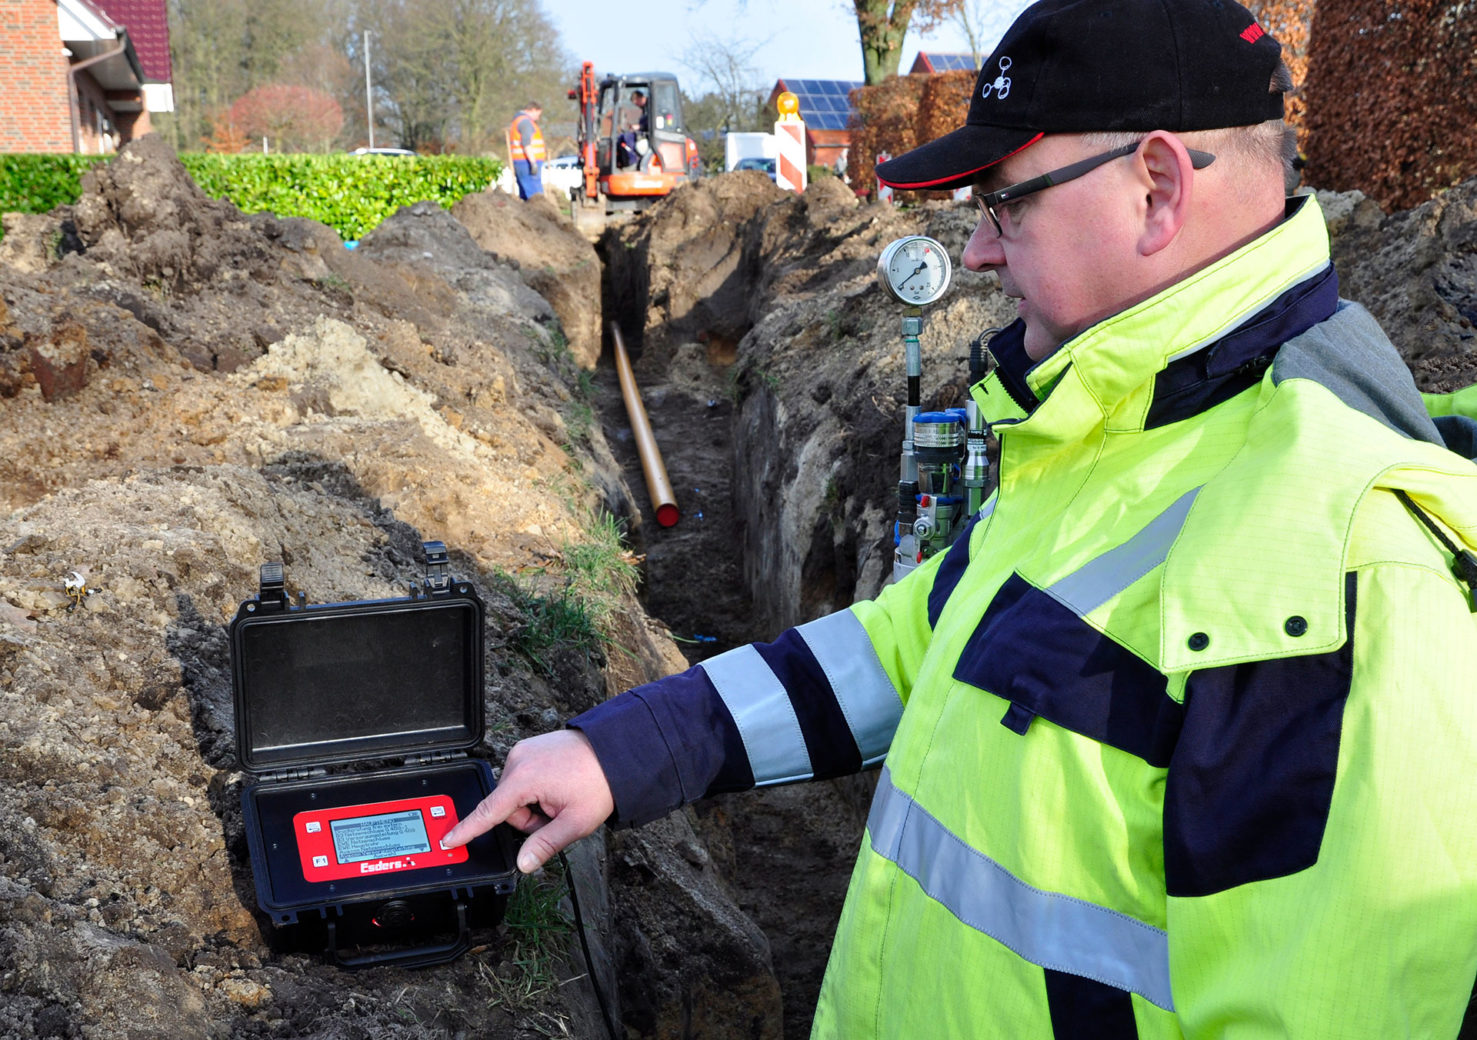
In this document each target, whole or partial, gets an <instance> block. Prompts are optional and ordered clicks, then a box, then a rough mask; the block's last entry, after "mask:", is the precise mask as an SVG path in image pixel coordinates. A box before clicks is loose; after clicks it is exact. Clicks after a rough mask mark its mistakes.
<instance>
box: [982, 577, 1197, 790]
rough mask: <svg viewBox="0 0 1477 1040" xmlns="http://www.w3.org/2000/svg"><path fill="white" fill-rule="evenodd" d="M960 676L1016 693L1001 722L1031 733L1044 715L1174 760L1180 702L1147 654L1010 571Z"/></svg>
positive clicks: (1148, 757)
mask: <svg viewBox="0 0 1477 1040" xmlns="http://www.w3.org/2000/svg"><path fill="white" fill-rule="evenodd" d="M954 678H955V679H958V680H959V681H960V682H964V683H968V684H969V685H971V686H977V687H979V688H980V689H982V690H988V691H989V692H990V693H993V694H995V695H996V696H998V697H1004V698H1006V699H1007V700H1009V701H1010V702H1011V707H1010V710H1009V711H1007V712H1006V715H1005V718H1004V719H1002V720H1001V721H1002V722H1003V723H1004V724H1005V725H1007V726H1009V727H1010V728H1011V729H1014V730H1016V731H1017V732H1020V733H1024V732H1025V731H1026V729H1027V727H1029V726H1030V723H1031V719H1033V718H1036V717H1040V718H1043V719H1046V720H1048V721H1050V722H1053V723H1055V724H1056V725H1058V726H1061V727H1063V728H1065V729H1069V730H1071V731H1073V732H1074V733H1080V734H1082V735H1083V736H1085V737H1091V738H1092V739H1094V740H1097V741H1101V742H1102V743H1104V744H1108V745H1111V746H1112V747H1115V748H1118V749H1119V750H1120V751H1126V752H1128V753H1129V754H1131V755H1137V756H1138V757H1139V758H1142V759H1143V760H1144V761H1146V762H1148V763H1149V764H1150V765H1154V766H1159V767H1164V766H1167V765H1169V759H1170V754H1171V752H1172V751H1173V750H1174V745H1175V740H1176V739H1177V738H1178V736H1179V731H1180V723H1181V717H1182V709H1181V707H1180V705H1178V704H1176V703H1175V702H1174V701H1173V700H1172V699H1171V698H1170V697H1169V694H1168V684H1167V683H1166V681H1165V678H1164V676H1163V675H1162V674H1160V672H1159V671H1158V670H1156V669H1155V668H1154V667H1152V666H1151V665H1150V664H1149V663H1148V662H1147V661H1145V660H1144V659H1143V658H1141V657H1139V656H1138V655H1137V654H1135V653H1133V652H1132V651H1131V650H1129V649H1127V648H1126V647H1124V646H1123V645H1121V644H1120V643H1117V642H1115V641H1113V640H1112V639H1110V638H1108V637H1107V636H1105V635H1103V634H1102V633H1101V632H1099V631H1098V630H1097V629H1095V628H1093V627H1092V626H1091V625H1089V624H1088V623H1087V622H1085V621H1083V620H1082V619H1081V618H1080V617H1078V616H1077V615H1076V614H1075V613H1074V612H1073V611H1072V610H1070V609H1069V608H1067V607H1065V606H1063V605H1062V604H1061V603H1059V602H1057V601H1056V600H1055V599H1053V598H1052V597H1051V596H1049V595H1047V594H1046V593H1045V592H1042V591H1041V590H1040V589H1038V588H1036V587H1035V586H1033V585H1031V584H1030V583H1029V582H1027V581H1026V580H1025V579H1024V578H1022V577H1021V576H1020V575H1018V574H1013V575H1011V577H1010V578H1009V580H1007V581H1006V583H1005V584H1004V585H1003V586H1001V588H1000V591H999V592H998V593H996V595H995V599H994V600H993V601H992V602H991V603H990V606H989V609H987V610H986V611H985V616H984V617H983V618H981V619H980V623H979V625H978V626H976V628H975V630H974V632H973V634H972V635H970V637H969V642H968V643H966V644H965V647H964V652H963V653H962V654H961V655H960V657H959V662H958V664H957V665H955V667H954Z"/></svg>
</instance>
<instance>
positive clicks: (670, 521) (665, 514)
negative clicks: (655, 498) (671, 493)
mask: <svg viewBox="0 0 1477 1040" xmlns="http://www.w3.org/2000/svg"><path fill="white" fill-rule="evenodd" d="M681 516H682V514H681V513H680V512H679V511H678V509H677V507H676V506H674V505H672V504H671V503H670V502H669V503H667V504H666V505H662V506H657V509H656V522H657V523H659V524H661V525H662V526H663V527H671V526H673V525H674V524H676V523H677V520H678V519H679V518H680V517H681Z"/></svg>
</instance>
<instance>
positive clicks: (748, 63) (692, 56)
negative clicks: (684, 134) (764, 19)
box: [680, 33, 769, 131]
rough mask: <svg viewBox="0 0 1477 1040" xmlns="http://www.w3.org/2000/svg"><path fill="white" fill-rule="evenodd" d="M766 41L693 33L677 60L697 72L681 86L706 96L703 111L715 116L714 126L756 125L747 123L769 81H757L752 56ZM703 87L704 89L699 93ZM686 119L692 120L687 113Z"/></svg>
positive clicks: (747, 127) (740, 127)
mask: <svg viewBox="0 0 1477 1040" xmlns="http://www.w3.org/2000/svg"><path fill="white" fill-rule="evenodd" d="M768 42H769V41H768V40H761V41H760V42H758V43H755V42H753V41H751V40H722V39H719V38H718V37H716V36H712V35H708V34H701V35H699V34H696V33H694V34H693V36H692V38H691V40H690V42H689V43H688V47H687V50H685V51H683V52H682V58H681V59H680V60H681V62H682V64H683V65H685V66H687V67H688V68H689V69H691V70H692V71H693V72H694V73H695V74H696V79H695V81H694V83H692V84H684V86H685V87H686V88H687V93H688V96H690V97H698V96H701V97H703V98H704V99H706V101H707V105H706V115H707V118H709V119H712V120H714V126H713V128H714V129H720V130H724V131H727V130H750V129H755V127H752V126H750V125H749V124H750V123H752V122H753V121H754V118H755V112H756V110H757V109H758V108H759V107H760V105H762V104H763V100H764V96H765V94H767V93H768V91H769V85H766V84H764V83H762V82H761V81H760V79H759V70H758V69H757V68H756V67H755V65H754V61H753V59H754V55H755V54H757V53H759V51H760V50H761V49H762V48H763V47H764V46H765V45H766V44H768ZM702 88H706V89H705V90H703V94H702V95H698V93H697V91H698V90H699V89H702ZM688 123H689V124H691V123H692V119H691V118H690V116H689V118H688Z"/></svg>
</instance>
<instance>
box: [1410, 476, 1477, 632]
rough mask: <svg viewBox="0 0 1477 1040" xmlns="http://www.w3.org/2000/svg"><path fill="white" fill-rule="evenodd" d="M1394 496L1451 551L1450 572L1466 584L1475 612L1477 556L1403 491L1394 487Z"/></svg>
mask: <svg viewBox="0 0 1477 1040" xmlns="http://www.w3.org/2000/svg"><path fill="white" fill-rule="evenodd" d="M1395 497H1396V498H1398V499H1400V501H1401V502H1404V503H1405V508H1406V509H1408V510H1410V511H1411V512H1412V513H1413V514H1415V516H1416V518H1417V519H1418V520H1420V522H1421V523H1423V524H1425V525H1426V529H1427V530H1428V531H1430V532H1431V533H1432V534H1433V535H1435V536H1436V540H1437V541H1439V542H1440V543H1441V544H1442V545H1443V546H1444V547H1445V548H1446V551H1447V552H1449V553H1451V573H1452V574H1454V575H1455V576H1456V579H1457V580H1458V581H1460V582H1462V583H1463V584H1465V585H1466V586H1467V594H1468V596H1469V597H1470V602H1471V606H1472V612H1473V613H1474V614H1477V556H1473V555H1472V554H1471V553H1470V552H1468V551H1467V550H1466V549H1463V548H1461V547H1460V546H1458V545H1457V544H1456V543H1455V542H1453V541H1452V540H1451V539H1450V538H1448V537H1446V532H1445V531H1443V530H1441V528H1439V527H1437V526H1436V522H1435V521H1434V520H1432V519H1431V518H1430V517H1429V516H1427V515H1426V511H1425V510H1424V509H1422V508H1421V507H1420V506H1418V505H1416V504H1415V502H1413V501H1412V500H1411V497H1410V496H1409V495H1407V494H1406V493H1405V492H1404V491H1402V490H1400V489H1399V488H1396V489H1395Z"/></svg>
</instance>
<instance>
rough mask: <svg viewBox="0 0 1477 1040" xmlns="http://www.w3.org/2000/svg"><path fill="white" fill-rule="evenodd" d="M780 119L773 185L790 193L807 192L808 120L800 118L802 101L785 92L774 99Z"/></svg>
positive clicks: (777, 127)
mask: <svg viewBox="0 0 1477 1040" xmlns="http://www.w3.org/2000/svg"><path fill="white" fill-rule="evenodd" d="M775 107H776V108H778V109H779V112H780V117H779V119H778V120H777V121H776V122H775V124H774V141H775V144H776V145H777V146H778V148H779V155H778V157H777V158H776V159H775V163H774V182H775V183H776V184H778V185H779V186H780V187H781V188H788V189H789V190H791V191H804V190H805V120H803V119H801V118H800V99H799V98H797V97H796V96H795V95H794V94H792V93H791V92H790V91H788V90H786V91H784V92H783V93H782V94H780V96H779V97H777V98H775Z"/></svg>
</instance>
